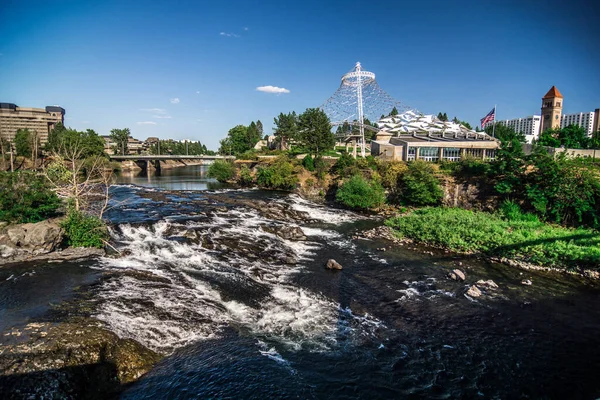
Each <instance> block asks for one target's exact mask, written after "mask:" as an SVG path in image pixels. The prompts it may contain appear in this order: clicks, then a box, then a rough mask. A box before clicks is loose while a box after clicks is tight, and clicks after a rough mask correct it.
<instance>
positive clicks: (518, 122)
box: [485, 115, 541, 143]
mask: <svg viewBox="0 0 600 400" xmlns="http://www.w3.org/2000/svg"><path fill="white" fill-rule="evenodd" d="M540 122H541V117H540V116H539V115H530V116H529V117H525V118H515V119H505V120H499V121H496V123H497V124H498V125H504V126H508V127H510V128H513V129H514V131H515V132H519V133H523V134H524V135H525V138H526V139H527V143H531V142H532V141H533V140H534V139H537V138H538V136H539V134H540ZM492 124H494V122H493V121H492V122H488V123H487V124H485V125H486V127H487V126H488V125H492Z"/></svg>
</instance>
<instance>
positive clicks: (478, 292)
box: [467, 285, 481, 297]
mask: <svg viewBox="0 0 600 400" xmlns="http://www.w3.org/2000/svg"><path fill="white" fill-rule="evenodd" d="M467 295H469V296H471V297H479V296H481V290H479V288H478V287H477V286H475V285H473V286H471V287H470V288H469V290H467Z"/></svg>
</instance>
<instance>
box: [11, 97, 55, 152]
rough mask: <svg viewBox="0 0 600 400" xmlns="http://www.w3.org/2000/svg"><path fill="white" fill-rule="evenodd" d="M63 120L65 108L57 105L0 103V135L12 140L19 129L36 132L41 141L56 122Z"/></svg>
mask: <svg viewBox="0 0 600 400" xmlns="http://www.w3.org/2000/svg"><path fill="white" fill-rule="evenodd" d="M64 121H65V109H64V108H62V107H59V106H48V107H46V108H29V107H19V106H17V105H16V104H13V103H0V136H1V137H2V138H4V139H8V140H11V141H12V140H13V138H14V137H15V134H16V133H17V131H18V130H19V129H29V130H30V131H32V132H36V133H37V134H38V135H39V137H40V141H41V142H42V143H45V142H46V141H48V133H50V131H51V130H52V129H53V128H54V127H55V126H56V124H58V123H59V122H60V123H63V124H64Z"/></svg>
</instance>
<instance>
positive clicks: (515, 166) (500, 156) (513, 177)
mask: <svg viewBox="0 0 600 400" xmlns="http://www.w3.org/2000/svg"><path fill="white" fill-rule="evenodd" d="M492 130H493V126H488V127H486V128H485V132H486V133H487V134H491V133H492ZM495 135H496V138H497V139H498V140H500V148H499V149H498V150H496V160H495V162H494V171H495V173H496V175H497V183H496V186H495V188H496V190H497V191H498V192H499V193H501V194H504V195H507V196H508V195H512V194H515V192H516V191H518V190H520V188H521V176H522V174H523V172H524V170H525V161H524V158H525V154H524V153H523V145H522V144H523V143H524V142H525V135H524V134H523V133H520V132H515V130H514V129H512V128H510V127H507V126H504V125H499V124H496V130H495Z"/></svg>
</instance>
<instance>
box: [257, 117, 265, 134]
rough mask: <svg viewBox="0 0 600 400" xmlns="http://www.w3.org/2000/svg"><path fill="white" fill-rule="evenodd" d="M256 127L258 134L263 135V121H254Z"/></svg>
mask: <svg viewBox="0 0 600 400" xmlns="http://www.w3.org/2000/svg"><path fill="white" fill-rule="evenodd" d="M256 129H257V130H258V136H260V137H263V135H264V131H263V123H262V122H260V119H259V120H258V121H256Z"/></svg>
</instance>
